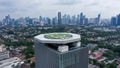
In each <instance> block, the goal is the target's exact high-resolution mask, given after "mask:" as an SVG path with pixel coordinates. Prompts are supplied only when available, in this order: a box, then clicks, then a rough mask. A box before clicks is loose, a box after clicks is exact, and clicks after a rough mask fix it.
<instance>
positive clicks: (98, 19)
mask: <svg viewBox="0 0 120 68" xmlns="http://www.w3.org/2000/svg"><path fill="white" fill-rule="evenodd" d="M100 17H101V15H100V14H98V17H97V23H98V25H99V24H100V23H101V20H100Z"/></svg>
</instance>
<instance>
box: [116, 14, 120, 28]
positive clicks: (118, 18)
mask: <svg viewBox="0 0 120 68" xmlns="http://www.w3.org/2000/svg"><path fill="white" fill-rule="evenodd" d="M117 25H118V26H120V14H119V15H117Z"/></svg>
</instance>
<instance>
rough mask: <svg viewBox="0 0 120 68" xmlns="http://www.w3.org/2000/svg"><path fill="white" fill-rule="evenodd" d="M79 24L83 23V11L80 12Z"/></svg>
mask: <svg viewBox="0 0 120 68" xmlns="http://www.w3.org/2000/svg"><path fill="white" fill-rule="evenodd" d="M80 25H83V13H80Z"/></svg>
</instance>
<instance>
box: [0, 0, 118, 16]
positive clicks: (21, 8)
mask: <svg viewBox="0 0 120 68" xmlns="http://www.w3.org/2000/svg"><path fill="white" fill-rule="evenodd" d="M119 6H120V0H0V18H3V17H4V16H5V15H7V14H10V15H12V16H13V17H15V18H16V17H18V18H19V17H22V16H31V17H38V16H40V15H41V16H45V17H47V16H49V17H55V16H56V15H57V12H58V11H61V12H62V15H63V14H65V13H67V14H71V15H74V14H80V12H84V14H86V15H87V16H88V17H96V16H97V14H98V13H102V16H103V17H111V16H114V15H116V14H118V13H119V11H120V9H119Z"/></svg>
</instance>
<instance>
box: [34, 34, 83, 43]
mask: <svg viewBox="0 0 120 68" xmlns="http://www.w3.org/2000/svg"><path fill="white" fill-rule="evenodd" d="M34 39H37V40H38V41H40V42H41V43H56V44H65V43H70V42H75V41H80V40H81V36H80V35H78V34H74V33H47V34H40V35H38V36H35V38H34Z"/></svg>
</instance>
